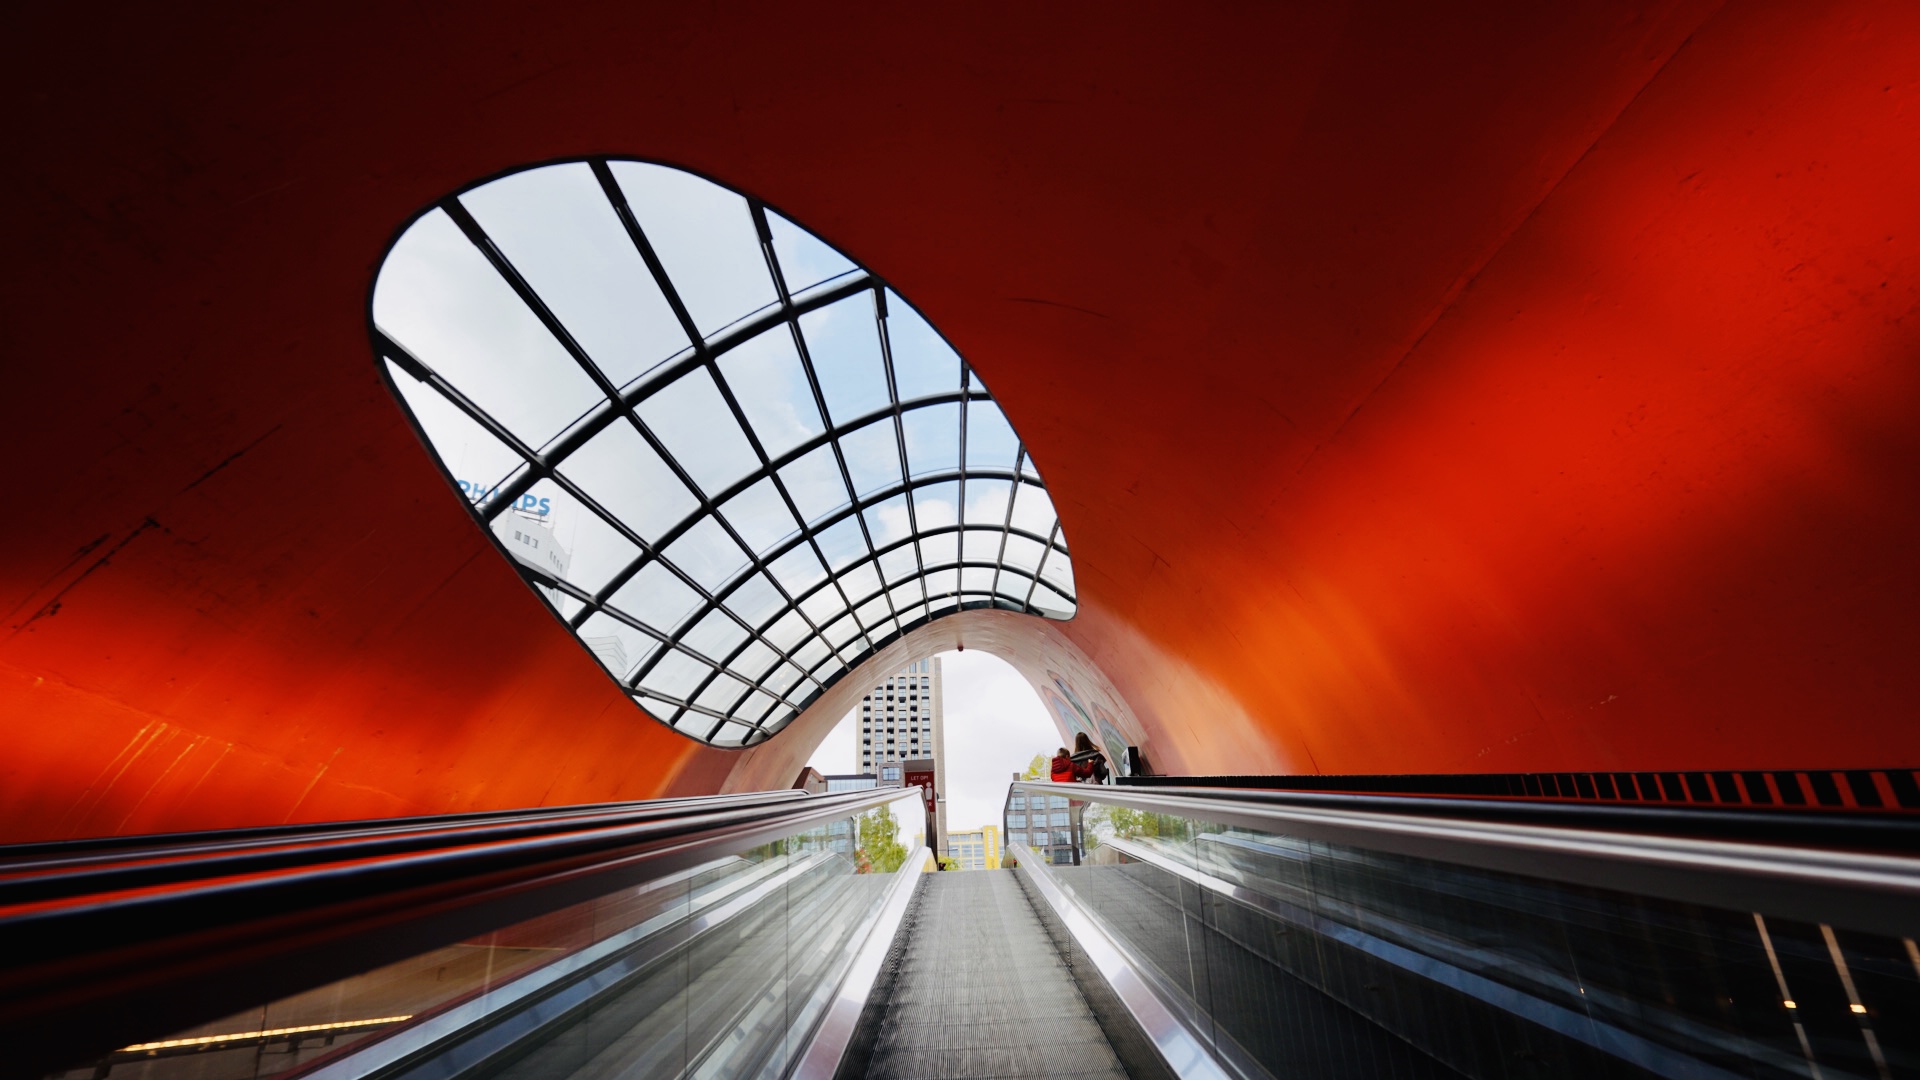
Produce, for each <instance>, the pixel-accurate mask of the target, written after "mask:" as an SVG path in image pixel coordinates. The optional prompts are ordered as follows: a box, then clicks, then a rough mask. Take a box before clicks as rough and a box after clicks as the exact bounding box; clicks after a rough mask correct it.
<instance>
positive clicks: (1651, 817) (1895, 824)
mask: <svg viewBox="0 0 1920 1080" xmlns="http://www.w3.org/2000/svg"><path fill="white" fill-rule="evenodd" d="M1154 779H1155V780H1156V783H1154V784H1152V785H1144V784H1127V785H1123V786H1119V787H1113V788H1108V789H1107V790H1109V791H1126V792H1134V793H1140V794H1155V795H1177V796H1180V797H1183V798H1190V799H1229V800H1233V801H1236V802H1251V803H1265V804H1270V805H1274V806H1302V807H1306V806H1312V807H1321V808H1325V809H1334V810H1373V811H1379V812H1381V813H1393V814H1412V815H1418V816H1426V817H1447V818H1472V819H1475V820H1480V821H1500V822H1509V823H1513V824H1527V825H1543V826H1548V827H1552V828H1580V829H1599V830H1605V831H1610V832H1629V833H1637V834H1645V835H1656V836H1686V837H1693V838H1696V839H1703V840H1707V839H1711V840H1742V841H1766V842H1772V843H1786V844H1800V845H1807V846H1813V847H1822V848H1838V849H1846V850H1853V851H1890V852H1920V815H1908V814H1890V813H1884V812H1879V811H1871V810H1828V809H1803V808H1794V807H1752V806H1741V807H1716V806H1702V805H1663V804H1647V803H1598V802H1570V801H1569V802H1549V801H1541V800H1525V799H1488V798H1473V797H1467V796H1456V795H1378V794H1350V793H1346V792H1335V791H1294V790H1273V789H1267V788H1227V787H1216V786H1212V785H1208V786H1204V787H1201V786H1182V785H1176V784H1172V783H1164V782H1158V781H1163V780H1166V779H1169V778H1163V777H1156V778H1154ZM1062 786H1078V785H1062ZM1056 793H1057V792H1056Z"/></svg>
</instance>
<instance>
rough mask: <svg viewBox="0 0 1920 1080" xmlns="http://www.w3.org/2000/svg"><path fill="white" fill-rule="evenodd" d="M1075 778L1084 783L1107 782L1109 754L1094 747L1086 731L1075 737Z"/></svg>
mask: <svg viewBox="0 0 1920 1080" xmlns="http://www.w3.org/2000/svg"><path fill="white" fill-rule="evenodd" d="M1073 778H1074V779H1075V780H1078V781H1079V782H1080V783H1083V784H1104V783H1106V782H1107V756H1106V755H1105V754H1102V753H1101V752H1100V751H1099V750H1097V749H1095V748H1094V745H1093V740H1092V739H1090V738H1088V737H1087V733H1086V732H1084V731H1083V732H1081V733H1080V734H1078V735H1075V736H1074V737H1073Z"/></svg>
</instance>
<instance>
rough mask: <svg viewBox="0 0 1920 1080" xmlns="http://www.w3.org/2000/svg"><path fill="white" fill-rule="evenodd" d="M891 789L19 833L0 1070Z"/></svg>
mask: <svg viewBox="0 0 1920 1080" xmlns="http://www.w3.org/2000/svg"><path fill="white" fill-rule="evenodd" d="M902 797H906V794H905V793H903V792H902V791H900V790H898V789H884V790H880V791H863V792H851V793H847V794H842V795H824V796H818V795H816V796H807V795H800V796H796V795H795V794H794V793H792V792H784V791H783V792H770V793H765V794H762V795H755V796H743V797H722V798H713V799H695V800H679V799H676V800H665V801H662V802H659V803H644V802H643V803H631V804H618V805H617V806H613V807H591V808H586V809H584V810H583V809H582V808H568V807H562V808H556V809H553V810H540V811H528V812H521V813H506V814H489V815H482V816H481V817H482V818H483V820H478V821H474V820H468V821H466V822H464V823H460V822H449V821H447V820H445V819H440V820H436V821H433V822H430V823H427V825H428V827H427V828H426V829H425V830H424V831H423V830H422V829H421V828H419V827H418V826H419V824H420V823H419V822H417V821H415V822H411V823H404V822H403V823H382V824H380V825H377V826H374V827H360V826H365V825H366V823H341V824H340V825H338V826H333V827H324V828H317V829H316V828H314V827H302V828H301V829H300V830H298V831H296V832H294V833H278V832H276V833H274V834H273V835H265V834H264V833H259V832H256V833H254V834H253V835H252V836H251V837H242V838H237V839H236V838H234V837H232V836H231V835H229V836H228V837H227V838H226V839H225V840H223V841H220V842H215V843H211V844H209V845H204V846H203V848H204V849H203V850H199V851H195V850H192V849H193V848H195V846H196V845H195V844H194V843H193V842H192V838H191V837H182V836H178V835H176V836H169V837H164V838H158V839H160V840H161V841H162V842H161V843H159V844H156V845H153V846H150V847H137V846H136V847H125V848H121V849H119V851H118V852H117V857H116V858H114V859H112V860H108V861H105V862H102V861H100V860H98V859H93V858H89V859H85V860H83V861H82V862H80V863H79V864H77V865H72V866H60V865H50V864H49V862H48V859H49V858H52V859H53V860H54V862H56V863H57V861H58V852H57V851H53V850H49V849H48V846H47V845H36V847H37V848H38V849H39V850H38V851H37V852H36V858H35V859H32V860H28V861H27V862H26V863H25V864H21V865H18V866H14V867H0V895H4V896H5V897H6V902H5V906H0V964H4V965H5V966H4V967H0V1041H3V1042H4V1045H6V1046H8V1048H9V1052H8V1054H7V1055H6V1057H5V1059H4V1060H0V1076H9V1077H11V1076H19V1077H23V1078H25V1077H40V1076H44V1075H46V1074H47V1073H49V1072H52V1071H55V1070H57V1069H61V1068H65V1067H68V1066H71V1065H73V1064H75V1063H77V1062H83V1061H88V1060H92V1059H94V1058H97V1057H99V1056H100V1055H101V1054H104V1053H107V1052H109V1051H111V1050H113V1049H114V1048H116V1047H120V1046H126V1045H129V1044H131V1043H135V1042H139V1041H142V1040H144V1039H150V1038H155V1037H161V1036H165V1035H168V1034H170V1033H172V1032H175V1031H179V1030H181V1029H184V1028H187V1027H189V1026H192V1025H194V1024H197V1023H203V1022H206V1021H209V1020H213V1019H217V1018H219V1017H221V1016H225V1015H229V1014H231V1013H234V1012H237V1011H239V1010H241V1009H244V1008H247V1007H249V1006H257V1005H259V1004H261V1003H262V1002H266V1001H271V1000H274V999H277V998H280V997H284V996H286V995H288V994H293V993H297V992H300V991H303V990H307V989H311V988H313V987H316V986H324V985H326V984H327V983H330V982H333V981H335V980H337V979H341V978H344V977H346V976H348V975H352V974H355V973H358V972H362V971H366V970H370V969H372V968H376V967H379V966H381V965H383V964H388V963H393V962H396V961H399V960H403V959H406V958H408V957H411V956H416V955H419V954H421V953H423V952H427V951H430V950H432V949H435V948H439V947H442V946H445V945H450V944H452V943H454V942H458V941H461V940H464V939H467V938H470V937H473V936H474V935H476V934H483V933H487V932H489V931H492V930H496V929H500V928H502V927H505V926H509V925H512V924H514V923H517V922H521V921H524V920H526V919H530V918H533V917H536V916H539V915H544V914H548V913H550V912H554V911H558V910H561V909H563V908H566V907H568V906H570V905H573V904H576V903H581V902H583V901H587V900H592V899H595V898H598V897H601V896H605V895H608V894H610V893H612V892H614V891H616V890H618V889H621V888H625V887H631V886H633V885H637V884H640V883H642V882H645V881H648V880H652V879H653V878H656V877H658V876H661V875H664V874H668V873H672V872H674V871H676V870H680V869H685V868H687V867H690V866H695V865H698V864H700V863H702V862H706V861H708V860H711V859H713V858H715V857H717V856H720V855H725V854H733V853H738V852H741V851H744V850H747V849H749V848H752V847H754V846H756V845H759V844H763V843H766V842H768V841H771V840H777V839H780V838H783V837H787V836H791V835H794V834H795V833H799V832H802V831H804V830H806V829H807V828H809V827H810V826H813V825H817V824H820V823H823V822H826V821H830V820H835V819H838V818H843V817H847V816H850V815H853V814H857V813H860V812H862V811H864V810H866V809H869V808H872V807H876V806H879V805H881V804H883V803H886V802H889V801H891V800H894V799H898V798H902ZM296 837H306V838H309V841H310V842H297V841H296V839H295V838H296ZM236 843H238V846H235V844H236ZM95 853H96V854H97V853H98V851H97V850H96V852H95Z"/></svg>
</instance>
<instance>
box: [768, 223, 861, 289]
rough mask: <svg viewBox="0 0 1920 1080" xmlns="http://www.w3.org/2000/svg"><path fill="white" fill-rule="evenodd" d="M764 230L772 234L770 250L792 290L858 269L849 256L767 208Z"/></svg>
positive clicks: (804, 287) (810, 285) (807, 286)
mask: <svg viewBox="0 0 1920 1080" xmlns="http://www.w3.org/2000/svg"><path fill="white" fill-rule="evenodd" d="M767 231H768V232H769V233H771V234H772V236H773V253H774V254H775V255H777V256H779V259H780V273H781V275H782V276H784V277H785V278H786V279H787V288H788V289H791V290H792V291H794V292H796V293H798V292H804V291H805V290H807V289H808V288H811V287H812V286H814V285H818V284H819V283H821V282H823V281H826V280H827V279H829V278H836V277H839V276H840V275H842V274H848V273H852V272H853V271H855V270H857V269H859V268H858V267H856V266H854V265H853V261H852V260H851V259H848V258H847V257H846V256H845V255H842V254H840V253H839V252H837V251H835V250H833V249H832V248H830V247H828V246H827V245H826V244H824V243H822V242H821V241H820V239H819V238H818V237H816V236H814V235H813V234H812V233H810V232H808V231H807V230H805V229H803V228H801V227H800V226H798V225H795V224H794V223H793V222H791V221H788V220H787V219H786V218H783V217H781V216H780V215H779V214H776V213H774V212H772V211H771V210H769V211H768V212H767Z"/></svg>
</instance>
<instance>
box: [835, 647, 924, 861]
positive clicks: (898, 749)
mask: <svg viewBox="0 0 1920 1080" xmlns="http://www.w3.org/2000/svg"><path fill="white" fill-rule="evenodd" d="M945 740H946V730H945V726H944V717H943V715H942V708H941V688H940V661H939V660H938V659H933V660H916V661H914V662H913V663H911V664H908V665H907V666H906V667H905V668H903V669H901V670H899V671H896V672H894V673H893V674H891V675H889V676H887V677H886V678H885V679H882V680H880V682H878V683H877V684H875V685H874V688H873V690H872V691H870V692H869V693H868V694H867V696H866V697H864V698H862V699H861V701H860V745H859V746H858V747H856V748H855V760H856V761H857V763H858V768H859V771H861V772H863V773H872V774H874V775H876V776H882V775H885V771H886V769H887V767H888V766H889V764H890V763H891V764H893V765H896V766H897V765H898V763H900V762H902V761H906V760H907V759H909V758H914V759H919V758H931V759H932V760H933V769H934V781H933V789H934V798H935V810H934V824H933V830H934V842H933V843H932V844H930V845H929V846H930V847H932V848H933V850H934V852H935V853H936V854H942V855H944V854H946V851H947V844H946V837H947V794H946V792H947V758H946V753H945V746H946V741H945Z"/></svg>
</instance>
